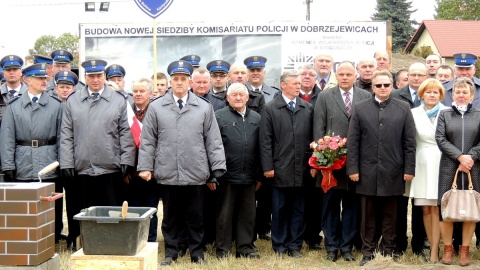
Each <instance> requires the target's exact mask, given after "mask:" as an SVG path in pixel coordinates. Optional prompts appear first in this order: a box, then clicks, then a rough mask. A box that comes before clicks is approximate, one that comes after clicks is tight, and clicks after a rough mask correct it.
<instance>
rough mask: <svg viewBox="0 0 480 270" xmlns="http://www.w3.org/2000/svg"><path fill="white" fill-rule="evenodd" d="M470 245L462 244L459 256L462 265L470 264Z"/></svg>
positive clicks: (459, 262)
mask: <svg viewBox="0 0 480 270" xmlns="http://www.w3.org/2000/svg"><path fill="white" fill-rule="evenodd" d="M469 249H470V246H460V255H459V257H458V264H459V265H460V266H468V265H469V264H470V252H469Z"/></svg>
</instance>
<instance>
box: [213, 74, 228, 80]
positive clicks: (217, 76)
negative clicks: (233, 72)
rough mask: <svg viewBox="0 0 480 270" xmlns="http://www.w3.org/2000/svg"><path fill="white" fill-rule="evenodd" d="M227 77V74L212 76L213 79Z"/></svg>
mask: <svg viewBox="0 0 480 270" xmlns="http://www.w3.org/2000/svg"><path fill="white" fill-rule="evenodd" d="M225 77H227V74H212V78H213V79H223V78H225Z"/></svg>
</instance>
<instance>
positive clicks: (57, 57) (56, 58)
mask: <svg viewBox="0 0 480 270" xmlns="http://www.w3.org/2000/svg"><path fill="white" fill-rule="evenodd" d="M50 56H51V57H52V59H53V62H57V63H70V62H72V61H73V55H72V54H71V53H70V52H69V51H66V50H56V51H53V52H52V53H51V54H50Z"/></svg>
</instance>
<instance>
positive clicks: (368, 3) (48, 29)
mask: <svg viewBox="0 0 480 270" xmlns="http://www.w3.org/2000/svg"><path fill="white" fill-rule="evenodd" d="M90 1H91V0H90ZM307 1H308V0H307ZM310 1H312V2H311V4H310V10H311V11H310V20H311V21H370V16H371V15H372V14H373V13H374V12H375V7H376V0H362V1H358V0H334V1H331V0H329V1H327V0H310ZM85 2H86V1H79V0H41V1H39V0H16V1H1V2H0V10H1V11H2V15H1V16H0V18H1V20H2V21H3V22H9V23H8V24H3V27H2V30H1V33H2V35H1V38H0V57H3V56H4V55H8V54H15V55H18V56H20V57H25V56H26V55H28V50H29V49H31V48H33V46H34V44H35V41H36V40H37V39H38V38H39V37H41V36H43V35H53V36H59V35H61V34H63V33H72V34H75V35H78V33H79V24H80V23H140V22H141V23H148V22H153V20H152V19H151V18H150V17H149V16H147V15H146V14H144V13H143V12H142V11H141V10H140V8H138V6H137V5H136V4H135V2H134V0H111V1H110V10H109V11H108V12H99V11H96V12H85ZM411 2H412V8H413V9H417V11H416V12H415V13H413V15H412V19H414V20H416V21H417V22H419V23H420V22H421V21H422V20H432V19H433V16H434V13H435V0H411ZM96 3H97V9H98V6H99V3H100V1H97V2H96ZM279 3H282V4H281V5H280V4H279ZM284 3H288V5H286V4H284ZM306 10H307V8H306V4H305V0H288V1H279V0H242V1H229V0H203V1H199V0H173V3H172V4H171V6H170V7H169V8H168V9H167V10H166V11H165V12H164V13H163V14H162V15H160V16H159V17H158V18H157V20H156V21H157V24H159V23H161V22H219V23H221V22H236V21H243V22H245V21H255V22H271V21H305V18H306Z"/></svg>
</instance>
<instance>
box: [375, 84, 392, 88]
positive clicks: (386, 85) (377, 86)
mask: <svg viewBox="0 0 480 270" xmlns="http://www.w3.org/2000/svg"><path fill="white" fill-rule="evenodd" d="M390 85H392V84H391V83H378V84H375V88H382V86H383V87H385V88H388V87H390Z"/></svg>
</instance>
